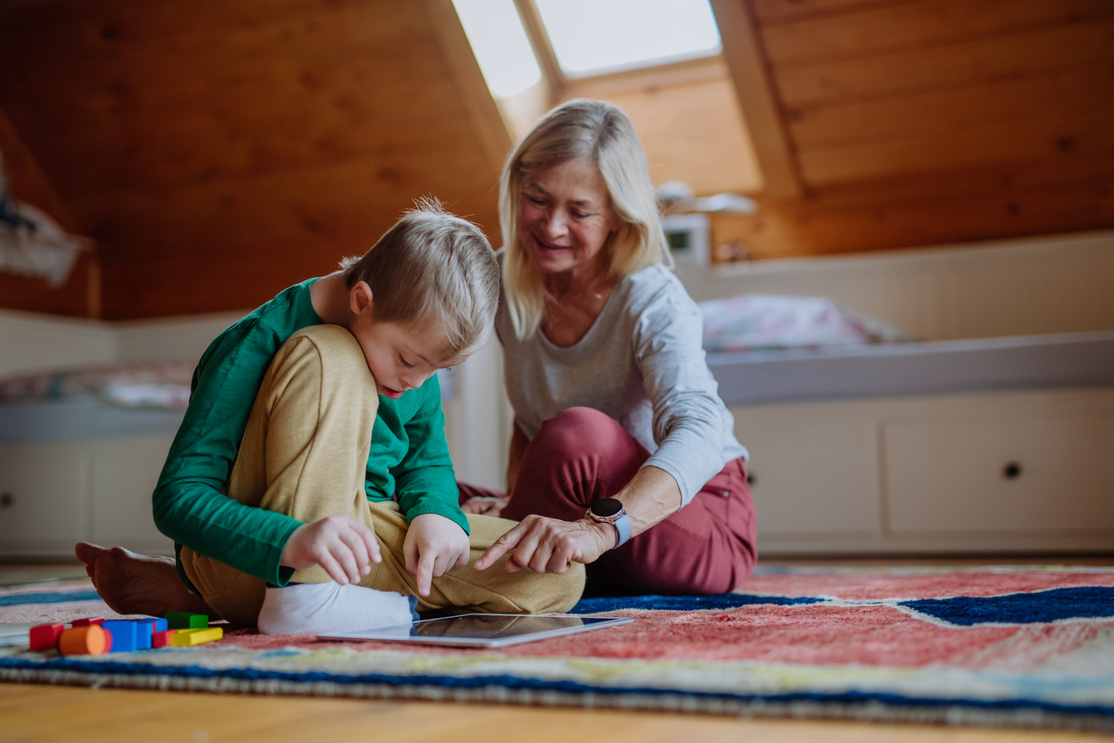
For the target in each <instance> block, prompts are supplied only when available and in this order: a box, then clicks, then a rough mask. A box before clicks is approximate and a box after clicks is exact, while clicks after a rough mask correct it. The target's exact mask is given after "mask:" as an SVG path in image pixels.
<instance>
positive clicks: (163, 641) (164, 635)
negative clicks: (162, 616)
mask: <svg viewBox="0 0 1114 743" xmlns="http://www.w3.org/2000/svg"><path fill="white" fill-rule="evenodd" d="M175 632H176V630H172V629H163V630H159V631H158V632H155V633H154V634H152V635H151V647H153V648H165V647H166V646H167V645H169V644H170V638H172V637H174V633H175Z"/></svg>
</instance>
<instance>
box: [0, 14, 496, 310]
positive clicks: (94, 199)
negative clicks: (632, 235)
mask: <svg viewBox="0 0 1114 743" xmlns="http://www.w3.org/2000/svg"><path fill="white" fill-rule="evenodd" d="M454 23H455V14H453V11H452V6H451V4H450V3H449V2H448V0H423V2H412V1H411V0H375V1H374V2H344V1H336V2H333V1H331V0H234V1H232V2H227V1H226V0H199V1H196V2H190V3H180V2H176V1H175V0H145V2H142V3H139V2H134V1H133V0H96V1H93V0H89V1H86V0H60V1H57V2H22V3H21V2H15V3H9V4H8V5H5V6H3V10H2V12H0V66H2V68H3V69H4V70H5V72H4V74H3V75H0V111H3V112H5V113H6V114H7V115H8V117H9V118H10V119H11V121H12V122H13V123H14V125H15V127H16V128H17V129H18V131H19V133H20V134H21V135H22V139H23V140H24V142H25V143H26V146H27V148H28V149H29V150H30V151H31V152H32V153H33V154H34V156H35V157H36V158H37V160H38V162H39V164H40V165H41V167H42V169H43V170H44V171H45V172H46V173H47V174H48V175H49V177H50V179H51V181H52V183H53V186H54V188H55V189H56V190H57V192H58V194H59V195H60V196H61V198H62V199H63V200H64V201H65V203H66V204H67V205H68V207H69V209H70V211H71V212H72V214H73V215H74V219H75V221H76V223H77V229H79V230H80V231H81V232H82V233H84V234H86V235H89V236H91V237H93V238H95V239H96V241H97V243H98V255H99V260H100V263H101V269H102V274H103V288H104V292H103V314H104V316H105V317H106V318H110V319H120V318H137V317H153V316H161V315H169V314H182V313H196V312H206V311H216V310H229V309H240V308H246V307H250V306H253V305H255V304H257V303H259V302H262V301H265V300H267V299H268V298H270V297H271V296H273V294H274V293H276V292H277V291H279V290H281V289H282V288H284V287H285V286H287V285H289V284H291V283H294V282H296V281H299V280H301V279H303V278H306V277H309V276H314V275H321V274H324V273H327V272H329V271H330V270H332V269H333V268H334V267H335V266H336V262H337V260H338V259H340V258H341V257H343V256H344V255H350V254H358V253H362V252H363V251H364V250H365V249H366V248H367V247H369V246H370V245H371V244H372V243H373V242H374V241H375V239H376V238H377V237H378V236H379V235H380V234H382V232H383V231H384V230H385V229H386V228H387V227H389V226H390V224H391V223H392V222H393V221H394V220H395V219H397V217H398V216H399V215H400V214H401V212H402V211H403V210H404V209H406V208H408V207H409V206H411V205H412V201H413V199H415V198H417V197H420V196H422V195H424V194H435V195H437V196H438V197H440V198H441V199H442V200H444V201H445V202H446V203H447V204H448V205H449V206H450V207H451V208H452V209H453V210H454V211H457V212H458V213H462V214H465V215H468V216H470V217H471V218H472V219H474V220H476V221H478V222H480V223H481V224H482V225H483V226H484V227H485V229H486V231H487V232H488V234H489V235H490V236H491V237H492V238H493V239H495V238H496V234H497V232H498V229H497V217H496V193H497V191H496V184H497V179H498V173H499V168H500V165H501V159H502V157H503V156H504V154H505V152H506V150H507V149H508V148H509V146H510V140H509V138H508V136H507V135H506V133H505V130H502V129H501V128H500V127H498V126H488V127H483V126H478V125H477V124H478V122H479V120H480V119H479V116H480V115H478V114H477V111H478V110H480V111H482V110H483V109H484V107H485V105H486V108H488V109H490V112H491V116H492V118H493V121H495V122H498V121H499V119H498V113H497V111H496V110H495V108H494V104H493V102H491V100H490V98H486V99H484V100H478V99H477V96H476V95H475V93H474V90H475V89H474V88H473V89H472V90H471V92H472V95H471V96H466V95H464V92H465V91H468V90H469V89H468V88H466V87H465V86H464V85H462V84H461V80H462V78H465V77H466V76H467V73H468V72H469V68H468V65H467V62H468V61H469V60H470V59H471V57H470V56H465V57H464V60H463V63H462V60H461V56H460V48H461V45H460V43H457V44H456V46H455V47H453V34H454V33H455V34H456V35H457V37H458V40H459V41H460V42H462V43H463V48H465V49H466V48H467V41H466V40H464V39H463V32H462V31H461V30H460V28H459V24H456V25H455V27H454V25H453V24H454ZM446 49H448V50H450V51H451V50H453V49H455V51H456V55H455V56H453V57H451V58H450V57H449V56H447V54H446ZM462 66H463V69H462ZM471 72H472V73H473V75H474V76H476V77H477V78H478V76H479V74H480V73H479V71H478V69H477V68H475V62H474V61H472V70H471ZM478 79H480V81H481V82H480V85H481V86H482V78H478ZM485 102H486V103H485ZM18 196H19V195H18V194H17V197H18ZM0 304H4V305H6V306H9V307H11V306H13V304H12V303H11V302H9V301H6V300H0ZM62 311H66V307H63V308H62Z"/></svg>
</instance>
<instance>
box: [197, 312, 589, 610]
mask: <svg viewBox="0 0 1114 743" xmlns="http://www.w3.org/2000/svg"><path fill="white" fill-rule="evenodd" d="M378 405H379V398H378V394H377V390H376V385H375V381H374V379H373V378H372V376H371V372H370V371H369V370H368V367H367V362H366V361H365V359H364V355H363V352H362V350H361V349H360V346H359V344H358V343H357V342H356V339H355V337H353V336H352V334H351V333H349V332H348V331H347V330H345V329H343V328H341V327H338V326H336V325H318V326H313V327H310V328H305V329H303V330H301V331H299V332H298V333H295V334H294V335H293V336H291V338H290V339H289V340H288V341H287V342H286V343H285V344H284V345H283V346H282V348H281V349H279V352H278V353H277V354H276V355H275V358H274V360H273V361H272V362H271V367H270V369H269V370H268V372H267V375H266V376H265V377H264V379H263V384H262V386H261V387H260V389H259V393H258V395H257V396H256V399H255V404H254V406H253V407H252V411H251V415H250V417H249V419H248V423H247V428H246V429H245V431H244V438H243V441H242V442H241V444H240V451H239V454H238V456H237V458H236V463H235V465H234V466H233V470H232V476H231V478H230V480H229V483H228V488H227V490H228V496H229V497H231V498H234V499H235V500H237V501H239V502H240V503H244V504H246V505H249V506H254V507H256V508H266V509H268V510H271V511H277V512H279V513H285V514H287V515H289V516H292V517H294V518H296V519H298V520H299V521H303V522H305V523H312V522H314V521H317V520H319V519H322V518H325V517H327V516H334V515H347V516H349V517H351V518H353V519H355V520H357V521H360V522H362V523H364V524H366V525H367V526H369V527H370V528H371V529H372V530H373V531H374V532H375V536H376V539H377V540H378V542H379V547H380V551H381V553H382V556H383V561H382V562H381V563H378V564H375V563H373V564H372V570H371V573H370V574H369V575H367V576H364V578H363V579H362V580H361V581H360V585H363V586H367V587H370V588H376V589H379V590H384V591H396V592H398V593H403V594H407V595H416V594H417V581H416V579H415V577H414V576H413V575H411V574H410V573H409V572H408V571H407V570H406V560H405V557H404V555H403V551H402V545H403V541H404V540H405V538H406V530H407V526H408V524H407V520H406V518H405V517H404V516H403V515H402V514H401V513H400V512H399V509H398V505H397V504H396V503H393V502H371V501H368V499H367V498H366V496H365V494H364V477H365V470H366V468H367V461H368V452H369V448H370V446H371V431H372V426H373V425H374V424H375V416H376V411H377V409H378ZM468 523H469V527H470V532H471V536H470V541H471V545H472V551H471V555H470V557H469V562H468V564H467V565H466V566H464V567H460V568H454V569H452V570H449V571H447V572H446V573H445V574H444V575H441V576H440V577H437V578H434V580H433V586H432V589H431V591H430V595H429V596H424V597H423V596H419V597H418V609H419V610H426V609H442V608H448V607H455V608H460V609H463V610H467V611H479V612H494V613H512V614H526V613H541V612H555V611H568V610H569V609H571V608H572V606H573V604H575V603H576V601H577V599H579V597H580V594H581V592H582V591H583V589H584V566H583V565H580V564H579V563H573V565H572V567H571V568H570V569H569V570H568V572H566V573H564V574H562V575H538V574H535V573H531V572H529V571H519V572H515V573H508V572H507V571H506V570H505V569H504V563H503V562H502V561H500V562H499V563H497V564H496V565H493V566H492V567H490V568H488V569H487V570H485V571H483V572H479V571H476V570H475V569H474V568H473V567H472V566H473V564H474V563H475V562H476V560H478V559H479V557H480V555H482V554H483V553H484V551H486V550H487V548H488V547H490V546H491V545H492V544H493V543H494V542H495V540H496V539H498V538H499V537H500V536H502V535H503V534H504V533H505V532H506V531H507V530H508V529H510V528H511V527H512V526H513V525H514V522H513V521H507V520H506V519H499V518H493V517H490V516H472V515H470V516H468ZM181 561H182V567H183V568H184V570H185V573H186V576H187V577H188V578H189V579H190V581H191V582H192V583H193V585H194V586H195V587H196V588H197V589H198V591H200V593H201V596H202V598H204V599H205V601H206V602H207V603H208V604H209V606H210V607H212V608H213V610H214V611H216V612H217V613H218V614H220V616H221V617H223V618H225V619H227V620H228V621H229V622H232V623H233V624H236V625H240V626H249V627H253V626H255V624H256V621H257V619H258V616H259V609H260V607H261V606H262V605H263V596H264V592H265V589H266V584H265V583H264V581H263V580H261V579H259V578H255V577H253V576H250V575H247V574H245V573H242V572H240V571H239V570H236V569H235V568H232V567H230V566H228V565H226V564H224V563H221V562H219V561H218V560H215V559H212V558H210V557H206V556H204V555H201V554H198V553H196V552H193V551H192V550H189V549H185V548H184V549H182V551H181ZM329 580H331V579H330V578H329V577H328V575H327V574H326V573H325V571H324V570H323V569H321V568H320V567H313V568H308V569H305V570H298V571H295V573H294V577H293V581H294V582H298V583H323V582H327V581H329Z"/></svg>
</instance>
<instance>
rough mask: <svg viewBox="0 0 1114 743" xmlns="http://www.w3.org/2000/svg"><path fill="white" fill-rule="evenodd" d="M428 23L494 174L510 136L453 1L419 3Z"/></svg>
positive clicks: (508, 150)
mask: <svg viewBox="0 0 1114 743" xmlns="http://www.w3.org/2000/svg"><path fill="white" fill-rule="evenodd" d="M421 5H422V7H423V8H424V9H425V13H426V17H427V19H428V21H429V25H430V27H431V28H432V30H433V33H434V35H435V36H436V37H437V39H438V41H439V42H440V43H439V44H438V47H439V49H440V50H441V53H442V56H443V57H444V61H445V66H446V67H447V68H448V71H449V74H450V75H451V76H452V80H453V82H454V84H455V85H454V87H455V88H456V90H457V92H458V93H459V95H460V97H461V101H462V102H463V104H464V107H465V109H466V110H467V111H468V116H469V118H470V119H471V121H472V128H473V130H474V131H475V133H476V137H477V138H478V139H479V141H480V144H481V146H482V147H483V149H484V153H485V154H486V156H487V157H486V159H487V160H488V161H489V162H490V163H491V165H492V168H493V169H494V172H495V173H499V172H501V171H502V169H503V162H504V161H505V160H506V158H507V154H508V153H509V152H510V150H511V144H512V142H511V135H510V132H509V131H508V129H507V123H506V121H504V120H503V116H502V114H501V113H500V112H499V107H498V106H497V105H496V103H495V99H494V98H492V95H491V90H490V89H488V87H487V81H486V80H484V76H483V71H482V70H480V65H479V63H478V62H477V61H476V55H475V54H474V53H473V52H472V46H471V44H470V43H469V41H468V35H467V34H466V33H465V32H464V27H463V26H462V25H461V24H460V17H459V16H457V14H456V9H455V8H454V7H453V3H452V0H429V1H428V2H424V3H421Z"/></svg>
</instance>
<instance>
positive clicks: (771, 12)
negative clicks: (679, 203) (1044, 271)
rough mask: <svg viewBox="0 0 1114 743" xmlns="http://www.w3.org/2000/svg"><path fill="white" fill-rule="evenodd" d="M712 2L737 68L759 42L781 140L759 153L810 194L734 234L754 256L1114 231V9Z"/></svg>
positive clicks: (1093, 0) (781, 201) (1054, 0)
mask: <svg viewBox="0 0 1114 743" xmlns="http://www.w3.org/2000/svg"><path fill="white" fill-rule="evenodd" d="M713 5H714V6H715V7H716V10H717V17H718V18H719V20H720V24H721V30H723V32H724V46H725V54H726V55H727V56H728V59H729V60H730V59H732V57H733V55H734V56H738V55H739V54H741V51H740V50H739V49H738V48H736V47H735V46H734V45H735V44H736V43H737V42H738V41H739V39H741V38H743V37H744V36H747V35H749V36H750V37H751V38H752V40H753V43H754V44H756V45H757V46H758V47H760V48H759V49H758V54H759V57H760V59H761V60H762V63H763V66H764V71H765V74H766V75H767V81H768V83H769V85H770V88H771V90H772V96H773V98H774V101H775V104H774V105H775V106H776V109H777V111H778V115H779V118H780V122H781V126H782V130H781V131H780V132H778V133H777V134H778V136H780V137H783V143H782V142H778V141H773V140H774V137H772V136H770V135H767V136H766V138H765V140H764V142H759V143H756V149H757V150H758V151H759V152H760V153H761V152H762V150H763V146H764V145H769V144H770V142H771V141H773V145H772V146H773V147H774V148H778V147H780V148H781V150H780V151H781V154H782V155H784V157H783V159H782V161H781V163H780V167H781V168H782V169H783V170H786V171H788V172H784V173H782V175H783V177H784V178H786V179H788V180H790V181H796V182H797V183H799V184H800V187H801V189H802V194H801V195H800V196H798V195H797V194H795V193H794V192H793V190H792V189H787V190H786V191H787V192H788V197H785V196H783V197H782V198H770V197H767V198H765V199H762V208H761V210H760V214H759V215H758V216H757V217H755V218H753V219H748V220H742V221H741V222H740V224H738V225H737V226H736V227H735V230H736V233H737V237H738V239H740V240H741V241H743V242H745V243H747V244H748V245H749V247H750V248H751V256H752V257H759V258H761V257H775V256H784V255H809V254H821V253H838V252H851V251H860V250H878V249H893V248H902V247H913V246H923V245H932V244H940V243H960V242H969V241H976V240H983V239H991V238H1001V237H1011V236H1019V235H1034V234H1049V233H1057V232H1070V231H1076V230H1092V229H1100V228H1109V227H1114V196H1112V191H1114V3H1110V2H1108V1H1107V0H1009V2H969V1H968V0H713ZM725 21H728V23H733V25H734V26H735V27H736V28H734V29H732V28H724V26H725ZM741 24H749V28H745V29H744V28H738V26H740V25H741ZM743 31H745V32H746V33H743ZM739 67H740V65H739V64H736V65H735V69H734V70H733V71H734V72H735V77H736V82H737V83H738V84H739V86H740V91H739V95H740V100H741V101H742V105H743V109H744V112H745V111H746V109H747V105H748V97H750V96H752V95H753V93H752V92H751V91H750V90H749V89H747V88H746V87H745V86H744V85H743V83H742V78H741V75H740V72H739ZM743 72H744V73H745V72H747V69H746V68H745V66H744V67H743ZM756 136H757V135H756ZM775 165H778V162H777V161H776V160H775ZM770 196H776V195H774V194H771V195H770Z"/></svg>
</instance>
